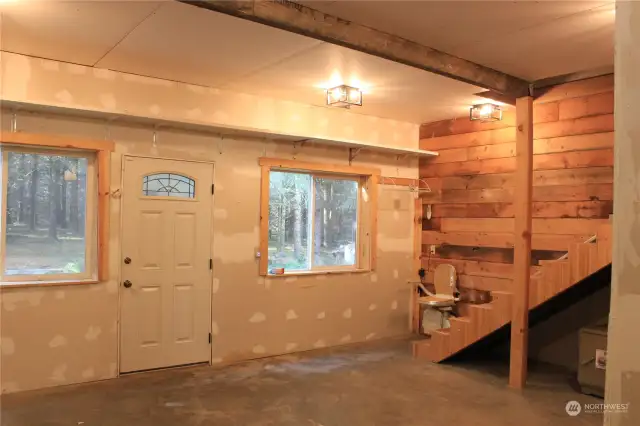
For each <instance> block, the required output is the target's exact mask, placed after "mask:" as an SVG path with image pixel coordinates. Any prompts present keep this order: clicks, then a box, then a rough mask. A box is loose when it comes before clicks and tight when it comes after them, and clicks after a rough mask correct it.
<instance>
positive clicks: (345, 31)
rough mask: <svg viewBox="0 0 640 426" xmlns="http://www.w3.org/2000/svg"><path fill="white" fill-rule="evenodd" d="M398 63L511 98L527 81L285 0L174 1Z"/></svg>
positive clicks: (524, 90)
mask: <svg viewBox="0 0 640 426" xmlns="http://www.w3.org/2000/svg"><path fill="white" fill-rule="evenodd" d="M179 1H181V2H182V3H187V4H190V5H193V6H197V7H201V8H204V9H208V10H212V11H215V12H220V13H224V14H227V15H232V16H235V17H238V18H242V19H247V20H250V21H254V22H259V23H261V24H265V25H268V26H271V27H275V28H279V29H282V30H286V31H290V32H293V33H296V34H301V35H304V36H307V37H311V38H315V39H317V40H322V41H325V42H328V43H332V44H337V45H340V46H344V47H347V48H350V49H354V50H358V51H360V52H364V53H368V54H370V55H373V56H378V57H380V58H384V59H388V60H390V61H394V62H399V63H402V64H405V65H408V66H411V67H414V68H419V69H422V70H425V71H429V72H432V73H435V74H439V75H443V76H445V77H449V78H453V79H455V80H459V81H463V82H465V83H469V84H473V85H475V86H479V87H482V88H483V89H487V90H491V91H494V92H497V93H500V94H504V95H509V96H512V97H519V96H526V95H528V94H529V83H528V82H526V81H524V80H522V79H519V78H517V77H513V76H511V75H508V74H505V73H502V72H500V71H496V70H494V69H491V68H488V67H485V66H483V65H479V64H476V63H474V62H471V61H467V60H466V59H461V58H458V57H456V56H453V55H450V54H447V53H445V52H441V51H439V50H436V49H432V48H430V47H427V46H423V45H421V44H418V43H415V42H413V41H410V40H406V39H404V38H402V37H398V36H395V35H392V34H387V33H385V32H382V31H379V30H376V29H374V28H368V27H365V26H363V25H360V24H356V23H354V22H350V21H347V20H344V19H341V18H338V17H336V16H332V15H328V14H326V13H323V12H320V11H317V10H315V9H312V8H310V7H307V6H303V5H300V4H297V3H294V2H291V1H288V0H196V1H193V0H179Z"/></svg>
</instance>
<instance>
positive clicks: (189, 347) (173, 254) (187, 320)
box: [120, 156, 213, 373]
mask: <svg viewBox="0 0 640 426" xmlns="http://www.w3.org/2000/svg"><path fill="white" fill-rule="evenodd" d="M212 183H213V165H212V164H206V163H196V162H188V161H178V160H163V159H152V158H139V157H129V156H125V159H124V186H123V200H122V262H123V263H122V282H121V283H120V285H121V289H120V291H121V295H122V297H121V301H122V303H121V314H120V318H121V333H120V334H121V351H120V361H121V362H120V371H121V372H123V373H125V372H130V371H139V370H148V369H153V368H162V367H170V366H176V365H184V364H192V363H198V362H207V361H209V359H210V342H209V340H210V337H209V332H210V327H211V320H210V318H211V314H210V309H211V270H210V268H211V264H210V258H211V210H212V206H213V195H212V192H213V191H212V190H211V188H212Z"/></svg>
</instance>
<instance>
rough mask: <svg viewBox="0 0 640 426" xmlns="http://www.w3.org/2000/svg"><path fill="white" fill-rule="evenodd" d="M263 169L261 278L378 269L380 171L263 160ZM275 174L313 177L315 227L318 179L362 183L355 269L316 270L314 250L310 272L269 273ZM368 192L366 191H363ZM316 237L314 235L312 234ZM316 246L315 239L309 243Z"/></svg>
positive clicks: (312, 203)
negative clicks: (273, 180)
mask: <svg viewBox="0 0 640 426" xmlns="http://www.w3.org/2000/svg"><path fill="white" fill-rule="evenodd" d="M258 162H259V165H260V166H261V202H260V263H259V274H260V275H261V276H268V277H281V276H285V277H286V276H292V275H318V274H335V273H353V272H369V271H373V270H374V269H375V265H376V248H377V244H376V234H377V203H378V182H379V180H380V170H378V169H376V168H368V167H360V166H351V165H330V164H322V163H311V162H305V161H298V160H286V159H277V158H265V157H262V158H260V159H259V161H258ZM271 171H283V172H291V173H303V174H309V175H311V186H312V194H313V195H312V197H311V199H312V202H311V203H310V204H311V206H310V208H311V211H312V214H311V223H310V226H311V227H313V224H314V223H315V219H314V217H315V181H314V178H315V177H321V178H329V179H336V180H340V179H342V180H352V181H356V182H357V183H358V200H357V202H358V205H357V230H356V262H355V264H354V265H335V266H332V265H326V266H315V267H314V266H313V263H314V259H313V258H314V253H313V248H312V249H311V251H310V257H311V259H310V261H309V263H310V269H308V270H292V271H291V272H287V271H286V270H285V273H284V274H270V273H269V270H268V269H269V203H270V199H269V198H270V173H271ZM363 189H364V191H363ZM364 192H366V193H367V195H368V201H365V200H363V193H364ZM312 234H313V233H312ZM309 244H310V245H311V246H312V244H313V239H311V241H310V242H309Z"/></svg>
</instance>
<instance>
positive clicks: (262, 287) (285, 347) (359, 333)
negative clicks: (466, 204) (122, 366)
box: [0, 52, 418, 392]
mask: <svg viewBox="0 0 640 426" xmlns="http://www.w3.org/2000/svg"><path fill="white" fill-rule="evenodd" d="M1 55H2V57H1V59H2V85H1V88H0V89H1V91H2V99H3V100H9V101H13V102H20V103H25V104H34V105H36V106H38V109H40V107H46V108H53V110H54V111H55V109H56V108H57V107H64V108H65V109H71V110H76V111H77V112H78V114H80V115H82V116H83V117H84V118H79V116H76V115H75V113H74V115H68V114H67V115H56V114H58V113H56V112H54V113H49V112H48V113H46V114H45V113H43V112H38V113H31V112H29V111H28V110H24V109H23V110H20V111H18V112H17V118H18V120H17V127H18V130H19V131H25V132H30V133H47V134H56V135H69V136H74V137H79V138H92V139H103V138H106V139H109V140H113V141H115V144H116V151H115V152H114V153H113V154H112V155H111V183H110V188H111V191H112V192H117V190H118V189H120V181H121V169H122V160H123V156H124V155H125V154H130V155H143V156H152V157H163V158H174V159H196V160H208V161H213V162H215V183H216V195H215V198H214V232H215V235H214V265H213V270H214V278H213V283H212V284H213V295H212V307H213V318H212V325H211V329H212V333H213V335H214V336H213V354H212V362H213V363H214V364H216V365H223V364H226V363H232V362H237V361H241V360H246V359H251V358H256V357H264V356H269V355H275V354H282V353H288V352H295V351H304V350H309V349H313V348H319V347H324V346H334V345H339V344H346V343H350V342H359V341H365V340H371V339H377V338H383V337H387V336H395V335H400V334H403V333H406V332H407V331H408V327H409V319H408V317H409V296H410V291H409V287H408V285H407V284H406V281H407V280H408V279H409V276H410V273H411V265H412V256H413V218H414V214H413V206H414V199H413V196H412V195H411V194H408V193H406V192H398V191H390V190H389V189H388V188H386V187H385V186H380V188H379V191H380V194H379V205H378V208H379V212H378V236H377V237H378V245H377V249H378V268H377V269H376V271H375V272H371V273H358V274H343V275H335V276H334V275H332V276H308V277H288V278H285V277H277V278H265V277H260V276H259V275H258V264H257V260H256V259H255V251H256V249H257V248H258V244H259V236H258V225H259V191H260V167H259V165H258V158H259V157H262V156H271V157H280V158H289V159H291V158H296V159H301V160H307V161H315V162H325V163H329V164H336V163H337V164H347V163H348V151H347V150H346V149H345V148H337V147H331V148H329V147H324V146H317V145H312V144H306V145H303V146H301V145H300V144H298V145H297V146H294V145H293V144H292V143H286V142H274V141H266V140H257V139H238V138H233V137H230V136H226V137H221V136H212V135H211V134H202V133H193V132H191V133H189V132H187V131H177V130H174V131H169V130H166V129H163V128H159V129H157V132H156V136H157V137H156V143H155V144H154V143H152V139H153V137H152V134H153V131H154V128H153V125H146V126H141V125H135V124H132V123H130V122H129V121H128V118H127V117H134V118H144V119H152V120H168V121H172V122H180V123H184V124H185V125H199V126H234V127H241V128H249V129H257V130H263V131H265V132H269V133H284V134H300V135H304V136H307V137H319V138H329V139H332V138H333V139H350V140H356V141H360V142H367V143H376V144H381V145H385V144H386V145H390V146H396V147H409V148H417V144H418V126H417V125H414V124H411V123H404V122H398V121H394V120H386V119H380V118H377V117H370V116H364V115H359V114H354V113H351V112H349V111H346V110H336V109H329V108H320V107H311V106H308V105H303V104H297V103H293V102H286V101H281V100H274V99H269V98H262V97H257V96H251V95H246V94H240V93H233V92H228V91H222V90H217V89H212V88H206V87H201V86H193V85H188V84H182V83H176V82H169V81H163V80H158V79H152V78H146V77H140V76H135V75H128V74H123V73H118V72H113V71H110V70H101V69H94V68H90V67H83V66H78V65H74V64H66V63H60V62H56V61H50V60H43V59H37V58H30V57H26V56H22V55H16V54H10V53H6V52H2V53H1ZM13 112H14V111H8V110H6V109H5V110H3V114H2V123H1V125H2V129H3V130H8V129H9V128H10V124H11V123H10V122H11V120H10V118H9V117H10V114H12V113H13ZM67 112H68V110H67ZM87 113H89V115H90V116H91V118H87V117H86V114H87ZM103 113H117V114H121V115H123V116H124V118H119V119H118V120H115V121H114V120H102V119H96V118H95V117H99V116H100V114H103ZM355 164H359V165H370V166H375V167H377V168H380V169H381V170H382V173H383V175H386V176H393V177H407V178H416V177H417V174H418V162H417V159H415V158H409V157H401V158H398V157H396V156H394V155H391V156H390V155H383V154H380V153H367V152H364V151H363V152H362V153H360V154H359V155H358V157H357V159H356V160H355ZM121 207H122V206H121V205H120V201H119V199H118V198H112V200H111V206H110V209H111V214H110V240H109V253H110V258H109V259H110V260H109V262H110V263H109V273H110V279H109V281H108V282H104V283H100V284H96V285H86V286H58V287H46V288H37V287H36V288H5V289H2V290H1V291H0V297H1V299H2V300H1V301H0V303H1V305H2V307H1V309H0V320H1V321H0V337H1V340H0V347H1V352H0V353H1V356H0V376H1V385H2V386H1V389H2V392H15V391H21V390H28V389H37V388H43V387H48V386H55V385H62V384H70V383H79V382H86V381H92V380H100V379H107V378H113V377H116V376H117V374H118V315H119V314H118V294H119V291H120V286H119V272H120V261H121V257H122V256H121V253H120V238H119V232H120V217H121V214H122V209H121ZM256 318H257V319H259V320H255V319H256ZM252 319H253V320H252Z"/></svg>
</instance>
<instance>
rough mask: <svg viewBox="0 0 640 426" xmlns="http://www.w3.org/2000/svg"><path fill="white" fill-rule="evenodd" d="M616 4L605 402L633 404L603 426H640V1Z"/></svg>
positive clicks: (614, 414) (606, 417)
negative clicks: (613, 180)
mask: <svg viewBox="0 0 640 426" xmlns="http://www.w3.org/2000/svg"><path fill="white" fill-rule="evenodd" d="M616 3H617V4H616V10H617V13H616V49H615V51H616V59H615V68H616V96H615V97H616V100H615V104H616V118H615V120H616V130H617V131H616V141H615V146H616V151H615V170H616V171H615V184H614V185H615V188H614V193H615V200H616V204H615V214H614V216H613V270H612V283H611V286H612V292H611V313H610V316H609V336H608V348H607V351H608V358H607V379H606V389H605V402H606V403H610V404H618V403H620V404H625V403H630V404H631V406H630V408H629V411H628V412H627V413H613V412H610V413H606V414H605V425H608V426H632V425H633V426H635V425H638V424H640V406H639V405H638V402H639V401H640V364H638V360H640V345H638V324H640V309H638V306H640V284H639V281H638V277H639V276H640V209H639V208H638V206H639V205H640V204H639V201H640V188H639V184H638V182H639V180H638V177H639V176H640V145H639V144H638V141H639V140H640V121H639V120H638V115H639V114H640V105H639V104H638V99H640V50H639V49H638V44H639V43H640V3H638V2H621V1H619V2H616Z"/></svg>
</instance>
